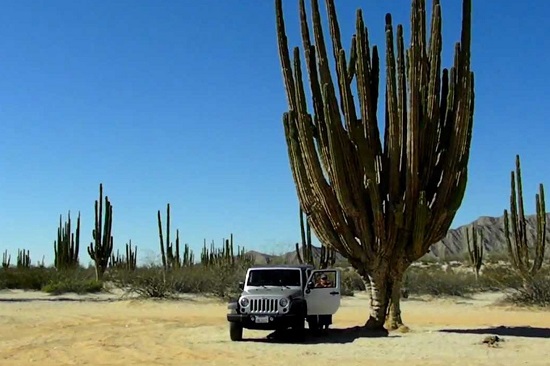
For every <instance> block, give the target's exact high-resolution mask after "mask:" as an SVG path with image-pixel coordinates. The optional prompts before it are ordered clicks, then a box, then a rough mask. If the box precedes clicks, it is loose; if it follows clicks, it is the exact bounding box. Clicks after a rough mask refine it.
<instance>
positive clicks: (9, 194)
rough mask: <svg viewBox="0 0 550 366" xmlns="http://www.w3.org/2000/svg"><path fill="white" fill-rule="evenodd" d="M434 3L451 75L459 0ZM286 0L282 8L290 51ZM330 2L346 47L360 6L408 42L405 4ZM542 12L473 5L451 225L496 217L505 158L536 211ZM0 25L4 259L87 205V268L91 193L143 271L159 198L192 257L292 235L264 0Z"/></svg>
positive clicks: (30, 4) (47, 247) (52, 233)
mask: <svg viewBox="0 0 550 366" xmlns="http://www.w3.org/2000/svg"><path fill="white" fill-rule="evenodd" d="M441 2H442V7H443V30H444V35H443V47H444V50H443V52H444V57H445V58H444V66H446V67H447V66H450V64H451V61H452V52H453V45H454V43H455V41H457V40H459V38H460V21H461V1H460V0H441ZM297 3H298V2H297V0H284V3H283V5H284V10H285V14H286V25H287V33H288V36H289V43H290V45H291V46H292V47H293V46H296V45H300V46H301V43H300V36H299V33H298V31H299V29H298V25H299V23H298V12H297ZM307 3H308V4H309V1H308V2H307ZM429 3H431V2H429ZM321 4H322V12H323V15H324V14H325V11H324V1H321ZM336 6H337V10H338V15H339V20H340V23H341V28H342V29H341V30H342V36H343V37H344V40H345V44H346V45H348V44H349V39H350V38H351V35H352V32H353V27H354V23H355V10H356V9H357V8H362V9H363V11H364V16H365V21H366V24H367V26H368V27H369V32H370V39H371V43H372V44H377V45H379V47H380V48H381V51H382V52H383V51H384V50H385V47H384V38H383V37H384V14H385V13H386V12H391V13H392V15H393V18H394V23H395V24H397V23H403V24H404V26H405V31H406V39H407V40H408V37H409V33H408V29H409V11H410V1H405V0H403V1H398V2H388V1H382V0H369V1H366V0H345V1H337V2H336ZM549 11H550V3H549V2H546V1H531V2H524V3H521V2H512V1H505V2H504V1H501V2H496V1H474V4H473V46H472V67H473V69H474V70H475V72H476V111H475V121H474V135H473V142H472V144H473V145H472V151H471V159H470V179H469V183H468V188H467V192H466V197H465V199H464V202H463V204H462V207H461V209H460V211H459V213H458V214H457V216H456V218H455V221H454V223H453V227H457V226H459V225H462V224H466V223H469V222H471V221H472V220H474V219H476V218H477V217H479V216H482V215H490V216H500V215H502V212H503V209H504V208H506V207H507V205H508V202H509V189H510V188H509V187H510V181H509V179H510V178H509V174H510V171H511V169H513V167H514V158H515V154H516V153H519V154H520V155H521V157H522V167H523V176H524V177H523V182H524V195H525V200H526V208H527V211H528V212H529V213H532V212H533V209H534V195H535V193H536V190H537V187H538V184H539V182H543V183H547V184H548V182H549V181H550V173H549V170H548V166H547V163H546V159H547V157H548V155H549V153H550V148H548V147H546V146H547V145H546V144H547V136H548V127H546V126H547V124H546V123H547V121H548V117H549V113H548V111H547V109H546V108H545V102H544V100H546V99H547V95H548V94H549V92H550V86H549V84H548V71H547V70H548V69H547V64H548V62H547V58H548V49H550V47H549V46H550V45H549V42H550V41H549V39H548V37H545V34H548V33H550V23H549V22H548V21H547V20H546V19H545V17H546V14H548V12H549ZM0 24H2V28H1V31H0V50H1V57H0V85H1V87H0V121H1V126H2V132H1V133H0V148H1V149H2V154H1V158H0V221H1V222H2V233H1V235H0V251H3V250H4V249H8V250H10V251H11V253H12V256H15V255H16V250H17V248H26V249H30V251H31V258H32V260H33V262H36V261H37V260H39V259H41V258H42V256H45V259H46V262H47V263H51V261H52V259H53V241H54V239H55V237H56V231H57V226H58V221H59V215H60V214H63V217H64V218H65V217H66V214H67V211H69V210H70V211H71V213H72V216H73V218H75V217H76V214H77V212H78V211H81V217H82V229H81V230H82V233H81V247H82V248H81V251H80V256H81V261H82V262H83V263H88V262H89V257H88V255H87V253H86V251H85V248H84V247H85V246H86V245H88V244H89V242H90V240H91V230H92V226H93V222H94V211H93V207H94V200H95V199H97V198H98V194H99V192H98V189H99V183H103V185H104V192H105V194H107V195H108V196H109V198H110V199H111V202H112V204H113V207H114V208H113V210H114V215H113V216H114V220H113V234H114V238H115V239H114V240H115V247H116V248H123V247H124V244H125V243H126V242H127V241H128V240H129V239H131V240H132V243H133V244H137V245H138V247H139V250H140V253H139V255H138V256H139V258H138V259H139V260H140V261H144V260H148V259H151V258H154V256H156V255H157V254H158V252H159V249H158V232H157V223H156V214H157V210H159V209H160V210H161V212H162V214H163V217H164V215H165V209H166V203H168V202H169V203H170V204H171V207H172V228H173V231H175V229H176V228H179V229H180V234H181V237H182V242H183V243H189V244H190V245H191V247H192V248H193V249H194V250H195V251H196V252H197V254H198V252H199V251H200V248H201V247H202V242H203V239H204V238H206V239H207V240H208V241H209V242H210V241H211V240H212V239H213V240H215V241H216V243H217V244H220V242H221V239H222V238H224V237H228V236H229V234H230V233H233V234H234V235H235V243H236V244H240V245H245V246H246V247H247V248H248V249H255V250H261V251H264V252H268V253H273V252H274V253H279V252H281V251H284V250H289V249H291V248H292V246H293V243H295V242H297V241H298V240H299V222H298V202H297V198H296V192H295V188H294V183H293V181H292V176H291V172H290V167H289V163H288V157H287V152H286V145H285V139H284V134H283V128H282V122H281V115H282V113H283V112H284V111H286V108H287V106H286V96H285V92H284V88H283V81H282V76H281V70H280V64H279V58H278V52H277V44H276V34H275V12H274V1H273V0H269V1H268V0H262V1H258V0H233V1H220V0H201V1H193V2H186V1H175V0H174V1H168V0H166V1H153V0H141V1H130V0H125V1H122V0H117V1H91V0H79V1H72V0H58V1H55V2H49V1H44V0H42V1H39V0H33V1H31V0H17V1H9V2H8V1H5V2H3V6H2V11H1V12H0Z"/></svg>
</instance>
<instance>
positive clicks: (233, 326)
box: [229, 322, 243, 342]
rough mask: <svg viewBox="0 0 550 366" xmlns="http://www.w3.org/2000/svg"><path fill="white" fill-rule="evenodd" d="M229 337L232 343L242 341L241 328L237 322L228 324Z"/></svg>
mask: <svg viewBox="0 0 550 366" xmlns="http://www.w3.org/2000/svg"><path fill="white" fill-rule="evenodd" d="M229 337H230V338H231V340H232V341H233V342H239V341H242V340H243V326H242V324H240V323H237V322H229Z"/></svg>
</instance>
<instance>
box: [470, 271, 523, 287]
mask: <svg viewBox="0 0 550 366" xmlns="http://www.w3.org/2000/svg"><path fill="white" fill-rule="evenodd" d="M477 285H478V288H479V290H480V291H498V290H505V289H510V288H518V287H521V285H522V280H521V277H519V276H518V275H517V273H516V272H515V271H514V269H513V268H511V267H510V266H488V267H485V268H483V272H482V274H481V275H480V276H479V279H478V283H477Z"/></svg>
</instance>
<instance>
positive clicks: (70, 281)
mask: <svg viewBox="0 0 550 366" xmlns="http://www.w3.org/2000/svg"><path fill="white" fill-rule="evenodd" d="M102 290H103V283H102V282H100V281H97V280H95V279H88V280H79V279H74V278H65V279H62V280H57V281H56V280H53V281H50V282H49V283H47V284H46V285H44V287H42V291H44V292H48V293H50V294H52V295H60V294H64V293H67V292H74V293H77V294H87V293H94V292H101V291H102Z"/></svg>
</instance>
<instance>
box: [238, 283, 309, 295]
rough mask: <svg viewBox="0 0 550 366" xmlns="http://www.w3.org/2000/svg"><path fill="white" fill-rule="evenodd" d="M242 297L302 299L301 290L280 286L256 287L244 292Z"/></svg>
mask: <svg viewBox="0 0 550 366" xmlns="http://www.w3.org/2000/svg"><path fill="white" fill-rule="evenodd" d="M241 296H252V297H262V296H281V297H302V296H303V295H302V289H301V288H290V289H289V288H286V287H278V286H267V287H254V288H251V289H248V291H243V292H242V294H241Z"/></svg>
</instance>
